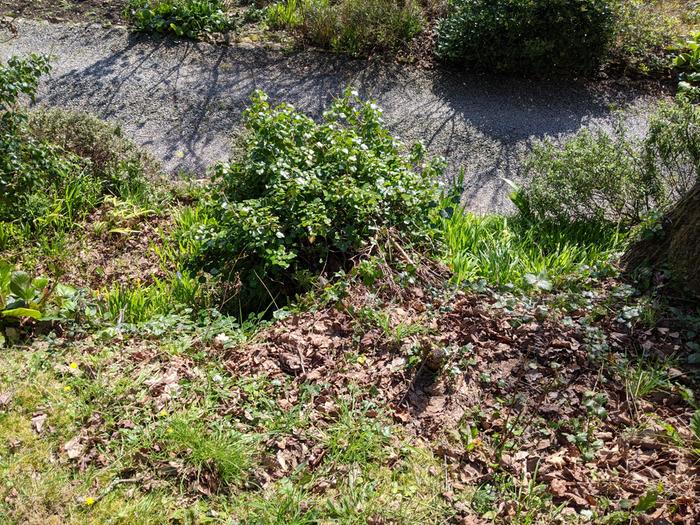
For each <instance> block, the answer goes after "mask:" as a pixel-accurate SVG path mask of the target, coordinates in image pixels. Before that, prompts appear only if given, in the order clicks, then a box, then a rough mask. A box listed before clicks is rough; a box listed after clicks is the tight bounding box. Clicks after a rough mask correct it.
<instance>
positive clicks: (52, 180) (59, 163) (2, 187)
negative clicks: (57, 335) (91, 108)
mask: <svg viewBox="0 0 700 525" xmlns="http://www.w3.org/2000/svg"><path fill="white" fill-rule="evenodd" d="M48 71H49V64H48V60H47V59H46V58H45V57H40V56H37V55H32V56H30V57H28V58H27V59H19V58H14V57H13V58H11V59H10V60H9V61H8V62H7V64H6V65H3V66H0V223H11V222H15V223H20V224H31V225H32V226H33V227H35V228H36V227H43V226H56V227H59V226H60V227H62V226H69V225H72V224H73V223H74V221H75V220H76V219H78V218H79V217H80V216H81V215H83V214H84V213H86V212H88V211H89V210H91V209H93V208H94V207H95V206H97V205H98V204H99V203H100V201H101V200H102V198H103V197H104V195H106V194H115V195H127V194H128V195H131V194H134V193H139V192H143V191H145V186H146V185H145V180H146V178H147V176H151V175H153V174H154V173H155V171H156V166H155V164H154V163H153V161H151V160H150V159H149V158H148V157H147V156H145V155H144V154H143V153H141V152H139V150H138V149H137V148H136V146H135V145H134V144H133V143H131V142H130V141H128V140H126V139H125V138H124V137H122V136H121V132H120V131H119V129H118V128H115V127H113V126H110V125H108V124H106V123H104V122H102V121H100V120H98V119H96V118H93V117H90V116H87V115H83V114H77V113H69V112H65V111H61V110H49V111H40V112H35V113H28V112H27V111H26V110H25V109H24V108H23V107H22V106H21V104H20V100H19V97H20V95H25V96H27V97H28V98H29V99H30V100H32V99H33V98H34V95H35V94H36V90H37V87H38V83H39V79H40V77H41V75H42V74H44V73H46V72H48ZM11 230H16V228H11V227H6V226H5V225H3V226H2V227H1V228H0V241H3V238H4V237H5V236H7V235H9V234H10V233H11ZM3 244H5V242H4V241H3Z"/></svg>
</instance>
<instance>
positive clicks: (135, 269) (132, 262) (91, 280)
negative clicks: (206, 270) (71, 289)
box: [61, 205, 173, 290]
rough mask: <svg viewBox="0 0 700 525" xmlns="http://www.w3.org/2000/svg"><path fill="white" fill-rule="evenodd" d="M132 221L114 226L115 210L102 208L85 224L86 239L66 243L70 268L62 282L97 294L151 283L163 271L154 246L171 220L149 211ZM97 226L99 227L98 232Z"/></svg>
mask: <svg viewBox="0 0 700 525" xmlns="http://www.w3.org/2000/svg"><path fill="white" fill-rule="evenodd" d="M141 213H142V215H138V216H137V217H134V218H132V219H122V220H119V221H118V222H115V219H114V210H113V209H112V208H110V206H107V205H105V206H102V207H101V208H99V209H97V210H96V211H95V212H93V213H92V214H91V215H90V217H89V218H88V219H87V220H86V221H85V225H84V228H85V235H81V236H80V238H79V240H76V241H73V242H71V243H69V245H68V246H67V247H66V249H67V250H68V251H69V252H70V253H71V254H72V257H71V264H70V266H68V267H66V268H64V270H65V272H66V273H65V274H64V275H63V276H62V277H61V282H63V283H65V284H70V285H71V286H75V287H78V288H85V289H89V290H99V289H102V288H104V287H110V286H112V285H115V284H117V285H119V284H121V285H128V284H133V283H134V282H136V281H138V282H140V283H143V284H149V283H152V282H153V280H154V279H156V278H158V277H163V275H164V270H163V268H162V264H161V260H160V258H159V257H158V255H157V254H156V252H155V249H154V246H157V245H160V244H162V236H163V235H167V233H168V232H169V231H170V230H171V228H172V226H173V220H172V216H171V215H168V216H166V217H163V216H158V215H156V214H154V213H153V212H149V211H148V210H145V211H142V212H141ZM96 225H101V229H100V228H97V227H96Z"/></svg>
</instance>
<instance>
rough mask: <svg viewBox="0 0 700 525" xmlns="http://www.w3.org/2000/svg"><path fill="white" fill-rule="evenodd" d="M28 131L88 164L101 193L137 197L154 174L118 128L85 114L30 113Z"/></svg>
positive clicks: (150, 162) (152, 165)
mask: <svg viewBox="0 0 700 525" xmlns="http://www.w3.org/2000/svg"><path fill="white" fill-rule="evenodd" d="M29 129H30V131H31V134H32V136H33V137H34V138H36V139H38V140H40V141H42V142H44V143H49V142H50V143H51V144H53V145H56V146H59V147H60V148H61V149H62V150H63V151H66V152H70V153H71V154H72V155H76V156H78V157H80V158H81V159H84V161H88V162H84V163H85V164H86V168H87V170H88V171H89V173H90V175H91V176H92V177H94V178H95V179H98V180H100V181H102V192H104V193H110V194H115V195H124V194H133V193H139V192H140V191H142V190H144V185H145V184H146V180H147V179H150V178H153V177H155V176H156V174H157V173H158V165H157V163H156V162H155V161H154V160H153V159H152V158H151V157H150V156H149V155H147V154H145V153H144V152H143V151H142V150H141V149H139V148H138V147H137V146H136V145H135V144H134V143H133V142H132V141H131V140H129V139H127V138H126V137H124V135H123V133H122V130H121V128H120V127H118V126H115V125H112V124H109V123H107V122H104V121H102V120H100V119H98V118H96V117H94V116H92V115H89V114H87V113H80V112H72V111H66V110H63V109H56V108H55V109H48V110H42V111H33V112H31V113H30V114H29Z"/></svg>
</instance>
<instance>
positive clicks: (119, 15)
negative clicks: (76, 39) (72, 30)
mask: <svg viewBox="0 0 700 525" xmlns="http://www.w3.org/2000/svg"><path fill="white" fill-rule="evenodd" d="M127 3H128V0H32V1H29V2H28V1H24V0H0V16H7V17H10V18H15V17H21V18H34V19H40V20H48V21H49V22H92V23H101V24H124V23H125V21H124V16H123V15H124V8H125V7H126V5H127Z"/></svg>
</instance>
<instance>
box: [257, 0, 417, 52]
mask: <svg viewBox="0 0 700 525" xmlns="http://www.w3.org/2000/svg"><path fill="white" fill-rule="evenodd" d="M267 19H268V22H269V24H270V25H271V26H272V27H273V28H287V29H291V30H296V31H298V32H299V33H300V34H301V35H302V37H303V38H304V39H305V40H306V41H308V42H310V43H312V44H314V45H316V46H319V47H323V48H327V49H332V50H334V51H337V52H340V53H345V54H349V55H353V56H357V55H364V54H368V53H370V52H373V51H396V50H399V49H402V48H405V47H406V46H407V45H408V43H409V42H410V41H411V40H412V39H413V38H414V37H415V36H416V35H418V34H419V33H420V32H421V31H422V29H423V26H424V17H423V13H422V10H421V7H420V5H419V4H418V3H417V2H415V0H369V1H359V0H340V1H338V2H333V1H330V0H284V1H282V2H278V3H276V4H273V5H272V6H271V7H270V8H269V9H268V14H267Z"/></svg>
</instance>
